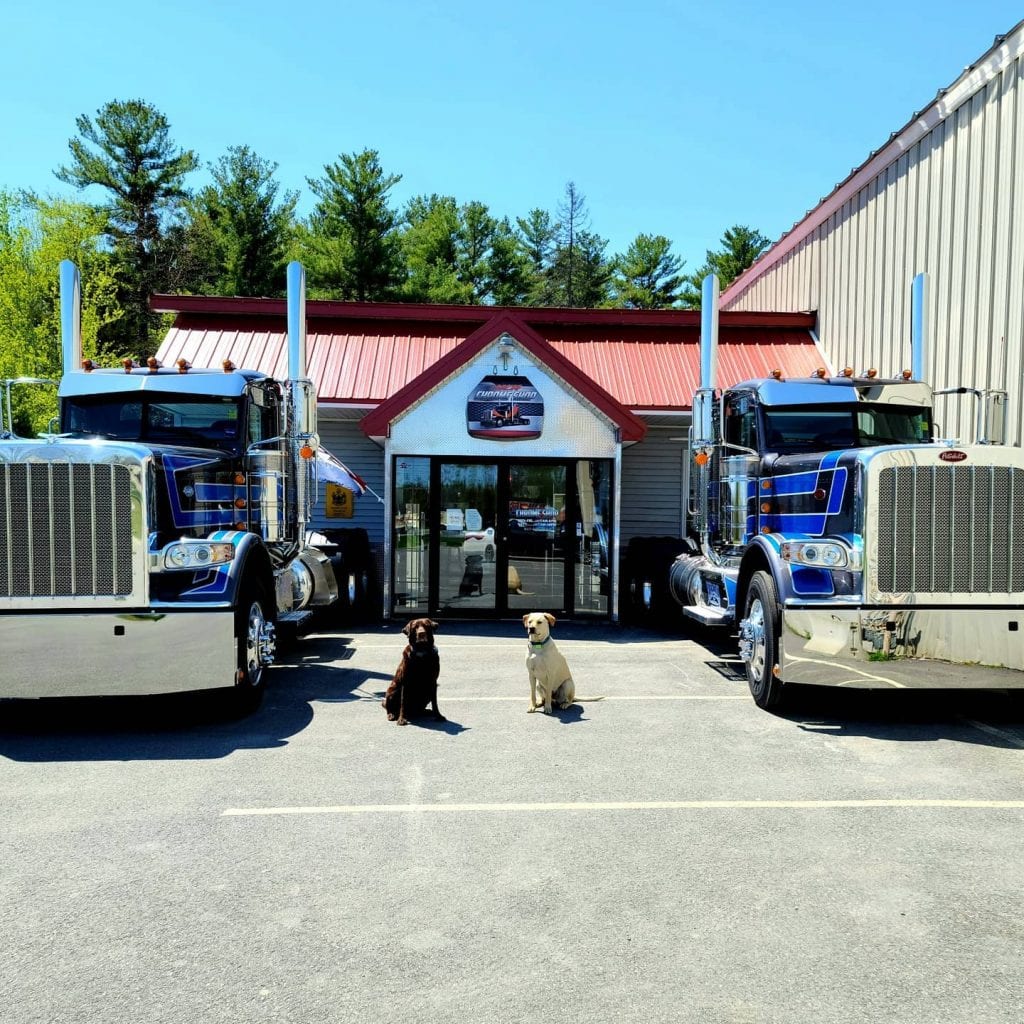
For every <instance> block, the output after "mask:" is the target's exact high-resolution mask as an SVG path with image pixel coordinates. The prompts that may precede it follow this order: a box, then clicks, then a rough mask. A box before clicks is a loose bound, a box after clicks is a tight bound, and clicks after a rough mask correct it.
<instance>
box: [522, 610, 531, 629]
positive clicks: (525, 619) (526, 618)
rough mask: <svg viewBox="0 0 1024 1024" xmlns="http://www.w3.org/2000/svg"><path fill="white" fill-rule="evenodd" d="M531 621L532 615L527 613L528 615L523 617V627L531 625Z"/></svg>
mask: <svg viewBox="0 0 1024 1024" xmlns="http://www.w3.org/2000/svg"><path fill="white" fill-rule="evenodd" d="M529 620H530V613H529V612H527V613H526V614H525V615H524V616H523V625H524V626H525V625H527V624H528V623H529Z"/></svg>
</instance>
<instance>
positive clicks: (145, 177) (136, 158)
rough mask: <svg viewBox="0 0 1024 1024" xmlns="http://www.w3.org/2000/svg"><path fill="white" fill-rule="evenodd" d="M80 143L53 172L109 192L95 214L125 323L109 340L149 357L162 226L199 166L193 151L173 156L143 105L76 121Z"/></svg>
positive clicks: (156, 116) (121, 105) (159, 117)
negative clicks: (111, 259)
mask: <svg viewBox="0 0 1024 1024" xmlns="http://www.w3.org/2000/svg"><path fill="white" fill-rule="evenodd" d="M75 126H76V127H77V129H78V137H76V138H72V139H69V140H68V149H69V150H70V152H71V162H70V163H69V164H67V165H66V166H62V167H60V168H58V170H57V171H56V175H57V178H58V179H59V180H60V181H63V182H67V183H68V184H71V185H74V186H75V187H76V188H79V189H85V188H88V187H89V186H90V185H98V186H99V187H100V188H102V189H105V190H106V191H107V192H108V193H109V198H108V200H107V202H106V203H105V204H104V205H102V206H101V207H100V209H102V210H103V211H104V212H105V214H106V218H107V221H106V226H105V232H106V234H107V235H108V236H109V237H110V238H111V239H112V241H113V248H114V253H115V254H116V256H117V257H118V261H119V267H118V280H119V300H120V303H121V305H122V307H123V309H124V316H123V318H121V320H119V321H118V324H117V330H116V332H112V333H111V338H113V339H114V340H115V341H116V343H118V344H121V345H124V346H125V347H127V348H130V349H134V350H135V352H136V354H139V355H141V354H143V353H147V352H148V351H149V350H150V349H151V347H152V346H151V342H152V341H153V340H154V335H155V333H156V330H157V328H158V325H159V319H158V318H156V317H154V316H153V315H152V314H151V313H150V312H149V296H150V295H151V294H152V293H153V292H154V291H160V290H162V288H161V286H162V283H163V281H162V275H161V273H160V268H159V265H158V262H157V254H158V250H159V247H160V242H161V240H162V238H163V233H164V227H165V224H166V223H167V222H168V220H169V218H171V217H173V215H174V214H175V213H176V212H177V210H178V209H179V208H180V204H181V202H182V201H183V200H184V198H185V196H186V192H185V188H184V179H185V176H186V175H188V174H190V173H191V172H192V171H194V170H195V169H196V168H197V167H198V166H199V159H198V157H197V156H196V155H195V154H194V153H193V152H192V151H191V150H184V151H182V150H178V149H177V148H176V147H175V146H174V143H173V142H172V141H171V138H170V125H169V124H168V121H167V118H166V117H164V115H163V114H162V113H160V111H158V110H157V109H156V108H155V107H153V106H151V105H150V104H148V103H146V102H145V101H143V100H127V101H122V100H113V101H111V102H110V103H107V104H105V105H104V106H103V107H101V108H100V109H99V110H98V111H97V113H96V120H95V123H94V122H93V120H92V119H91V118H90V117H89V116H88V115H86V114H82V115H81V116H79V117H78V118H76V119H75Z"/></svg>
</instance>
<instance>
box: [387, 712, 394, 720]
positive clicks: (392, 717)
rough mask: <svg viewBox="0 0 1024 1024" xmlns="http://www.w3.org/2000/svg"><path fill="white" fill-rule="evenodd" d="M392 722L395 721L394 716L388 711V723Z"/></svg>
mask: <svg viewBox="0 0 1024 1024" xmlns="http://www.w3.org/2000/svg"><path fill="white" fill-rule="evenodd" d="M394 720H395V716H394V715H393V714H391V712H390V711H389V712H388V721H389V722H393V721H394Z"/></svg>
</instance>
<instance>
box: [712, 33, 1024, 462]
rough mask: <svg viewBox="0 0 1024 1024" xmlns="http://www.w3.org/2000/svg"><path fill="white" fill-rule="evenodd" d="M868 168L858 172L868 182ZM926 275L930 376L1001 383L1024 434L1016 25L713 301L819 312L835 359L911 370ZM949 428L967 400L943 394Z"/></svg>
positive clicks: (1023, 45)
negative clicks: (915, 311) (916, 301)
mask: <svg viewBox="0 0 1024 1024" xmlns="http://www.w3.org/2000/svg"><path fill="white" fill-rule="evenodd" d="M865 175H867V177H865ZM920 271H926V272H927V273H928V275H929V279H930V292H931V294H930V298H929V304H930V306H929V311H930V327H931V339H930V351H929V353H928V364H929V366H930V378H931V380H930V383H932V384H933V385H934V386H935V387H936V388H947V387H955V386H958V385H967V386H971V387H982V388H984V387H1006V388H1007V389H1008V390H1009V392H1010V401H1009V408H1010V432H1009V437H1008V440H1009V441H1010V442H1011V443H1015V444H1021V443H1022V442H1024V349H1022V334H1024V23H1022V24H1021V25H1018V26H1017V27H1016V28H1015V29H1014V30H1013V31H1012V32H1011V33H1010V34H1008V35H1007V36H1006V37H1005V39H1004V40H1003V41H1002V42H1001V43H999V44H998V45H997V46H995V47H994V48H993V50H992V51H990V52H989V53H988V54H986V55H985V56H984V57H983V58H982V59H981V60H980V61H979V62H978V64H977V65H975V66H973V67H972V68H969V69H968V70H967V72H965V73H964V75H963V76H961V78H960V79H958V81H957V82H956V83H954V84H953V85H952V86H951V87H950V88H949V89H947V90H944V91H943V92H942V93H941V94H940V96H939V98H938V99H937V100H936V102H935V104H933V105H932V106H931V107H929V108H928V109H926V110H925V111H922V112H921V113H920V114H919V115H918V116H917V117H916V118H915V119H914V120H913V121H912V122H911V123H910V124H909V125H908V126H907V127H906V128H904V129H903V131H902V132H901V133H899V134H898V135H897V136H895V137H894V138H893V139H892V140H890V142H889V143H887V145H886V146H885V148H884V149H882V150H880V151H879V152H878V153H877V154H874V155H873V156H872V158H870V159H869V160H868V162H867V163H865V164H864V166H863V167H862V168H861V169H860V170H859V171H858V172H855V173H854V174H853V175H852V176H851V178H850V179H849V180H848V181H847V182H845V183H844V184H843V185H841V186H840V187H839V188H838V189H837V190H836V192H835V193H833V195H832V196H831V197H829V199H827V200H825V201H823V202H822V204H820V206H819V207H818V208H817V209H816V210H814V211H812V212H811V213H810V214H809V215H808V217H807V218H805V220H804V221H802V222H801V223H800V224H798V225H797V226H796V227H795V228H794V229H793V231H792V232H790V234H789V235H788V236H786V237H785V238H783V239H781V240H780V241H779V243H777V244H776V246H775V247H773V249H772V250H769V251H768V253H766V254H765V256H764V257H762V260H761V261H759V262H758V263H757V264H755V266H754V267H753V268H752V269H751V271H748V273H747V274H746V275H744V277H742V278H741V279H740V280H739V281H738V282H736V283H735V284H734V285H733V287H731V288H730V289H728V290H727V291H726V292H725V293H724V295H723V301H722V307H723V308H724V309H748V310H804V309H814V310H817V311H818V334H819V337H820V339H821V343H822V346H823V347H824V349H825V352H826V354H827V355H828V357H829V359H830V361H831V362H832V364H833V365H834V366H835V367H836V368H841V367H843V366H851V367H853V368H854V369H855V370H857V371H860V370H863V369H866V368H868V367H870V366H873V367H876V368H877V369H878V370H879V372H880V373H882V374H897V373H899V371H900V370H902V369H903V368H905V367H909V365H910V286H911V282H912V280H913V277H914V275H915V274H917V273H918V272H920ZM938 402H939V403H945V402H948V403H949V404H947V405H944V404H939V405H938V406H937V409H938V418H939V421H940V424H941V426H942V428H943V432H944V433H945V434H946V435H957V436H962V437H964V438H970V437H973V426H974V415H975V409H974V407H973V405H972V404H971V403H970V402H969V401H967V400H960V399H942V398H940V399H939V400H938Z"/></svg>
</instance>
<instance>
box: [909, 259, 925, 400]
mask: <svg viewBox="0 0 1024 1024" xmlns="http://www.w3.org/2000/svg"><path fill="white" fill-rule="evenodd" d="M927 347H928V275H927V274H926V273H925V272H924V271H922V272H921V273H920V274H918V275H917V276H916V277H915V278H914V283H913V285H911V289H910V377H911V380H918V381H924V382H925V383H927V380H928V378H927V374H928V351H927Z"/></svg>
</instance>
